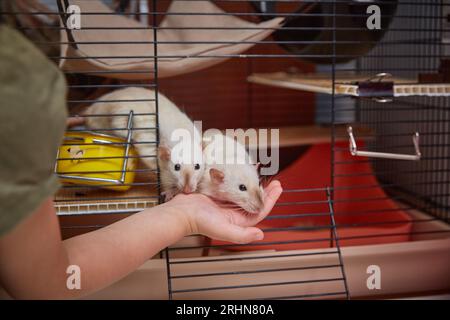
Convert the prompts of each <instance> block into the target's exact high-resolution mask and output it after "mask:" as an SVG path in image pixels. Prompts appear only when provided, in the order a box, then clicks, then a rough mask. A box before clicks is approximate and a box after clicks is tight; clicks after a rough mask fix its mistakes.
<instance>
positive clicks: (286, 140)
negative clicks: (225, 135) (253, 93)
mask: <svg viewBox="0 0 450 320" xmlns="http://www.w3.org/2000/svg"><path fill="white" fill-rule="evenodd" d="M352 127H353V130H354V131H355V132H357V133H358V138H360V139H365V140H367V139H371V138H372V136H373V132H372V130H370V129H369V128H367V127H363V126H360V125H352ZM279 130H280V131H279V138H280V139H279V143H278V144H277V145H276V147H279V148H283V147H294V146H304V145H311V144H317V143H331V137H332V128H331V126H317V125H309V126H290V127H281V128H279ZM335 130H336V131H335V141H348V134H347V126H346V125H338V126H335ZM269 132H270V130H269ZM267 140H268V141H267V142H268V143H267V144H266V145H265V144H263V143H260V144H258V147H259V148H263V147H268V146H271V144H270V140H271V137H270V135H269V138H268V139H267ZM238 141H239V142H241V143H244V141H243V140H242V139H238ZM256 147H257V146H256V145H255V144H249V148H252V149H253V148H256Z"/></svg>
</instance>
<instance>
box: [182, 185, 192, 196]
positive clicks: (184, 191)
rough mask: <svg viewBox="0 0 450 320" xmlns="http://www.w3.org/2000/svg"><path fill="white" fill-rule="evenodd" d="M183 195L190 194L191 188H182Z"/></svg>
mask: <svg viewBox="0 0 450 320" xmlns="http://www.w3.org/2000/svg"><path fill="white" fill-rule="evenodd" d="M183 193H186V194H188V193H192V188H191V187H190V186H188V185H186V186H184V188H183Z"/></svg>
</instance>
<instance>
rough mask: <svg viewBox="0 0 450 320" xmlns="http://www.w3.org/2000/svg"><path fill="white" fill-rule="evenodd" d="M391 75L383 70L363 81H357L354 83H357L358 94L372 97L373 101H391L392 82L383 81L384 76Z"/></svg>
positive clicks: (392, 92)
mask: <svg viewBox="0 0 450 320" xmlns="http://www.w3.org/2000/svg"><path fill="white" fill-rule="evenodd" d="M391 76H392V75H391V74H390V73H386V72H383V73H378V74H376V75H375V76H374V77H372V78H369V79H367V80H365V81H357V82H356V83H355V84H356V85H358V96H359V97H362V98H372V99H373V100H374V101H376V102H381V103H386V102H392V97H393V96H394V82H393V81H383V79H384V78H386V77H391ZM374 80H377V81H374Z"/></svg>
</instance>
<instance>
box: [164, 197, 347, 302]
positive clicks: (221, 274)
mask: <svg viewBox="0 0 450 320" xmlns="http://www.w3.org/2000/svg"><path fill="white" fill-rule="evenodd" d="M313 192H314V191H313ZM321 194H322V200H323V201H324V203H325V204H327V206H328V209H329V212H328V216H329V222H328V223H327V225H324V226H323V227H324V228H328V229H329V237H328V239H327V240H328V242H329V244H330V246H329V247H328V248H321V249H314V250H310V251H308V252H304V253H300V254H299V255H301V256H303V258H305V259H306V260H308V258H311V261H310V263H308V262H305V263H304V264H301V265H298V266H294V267H292V266H289V267H287V266H286V267H283V259H282V257H279V256H276V257H275V256H274V258H276V259H277V260H276V261H277V267H276V268H273V267H268V266H263V265H261V260H259V259H261V258H258V256H252V255H250V256H246V257H244V256H242V258H239V257H235V258H232V259H233V260H234V261H235V262H236V263H235V264H233V267H230V265H229V264H227V263H225V262H226V261H228V260H230V259H231V258H229V259H227V257H226V256H213V255H209V256H208V257H198V258H188V259H186V258H182V259H180V258H174V256H178V257H179V256H180V251H189V250H199V249H200V250H201V249H203V250H205V249H207V250H209V249H222V248H227V247H230V246H243V245H242V244H230V243H228V244H213V245H212V244H211V242H209V241H208V240H207V241H206V243H204V244H201V243H200V244H198V243H197V244H190V245H189V244H188V245H183V246H174V247H170V248H168V249H167V250H166V251H165V254H166V262H167V275H168V288H169V298H170V299H218V298H220V299H236V298H238V299H314V298H321V297H322V298H326V297H328V298H335V299H345V298H349V293H348V287H347V279H346V275H345V270H344V264H343V261H342V256H341V249H340V245H339V238H338V235H337V232H336V224H335V219H334V212H333V206H332V204H331V195H330V191H329V189H324V190H322V191H321ZM271 231H274V230H265V232H271ZM323 240H324V239H303V238H302V237H301V232H299V237H298V239H297V240H292V241H295V242H298V243H301V242H305V241H306V242H308V241H323ZM281 242H283V241H281ZM259 244H260V245H263V246H264V245H266V243H264V242H262V243H259ZM208 254H209V253H208ZM181 255H182V254H181ZM330 256H332V260H333V261H332V262H331V263H330V261H329V258H330ZM263 257H264V258H267V259H270V257H271V254H270V253H269V254H264V255H263ZM317 257H319V259H317ZM320 257H323V261H325V260H326V261H327V262H326V263H320V260H321V259H322V258H320ZM258 260H259V261H258ZM287 261H289V259H288V260H287ZM318 261H319V263H318ZM261 274H266V275H267V277H268V278H267V279H268V280H267V281H263V282H261ZM255 289H256V290H255Z"/></svg>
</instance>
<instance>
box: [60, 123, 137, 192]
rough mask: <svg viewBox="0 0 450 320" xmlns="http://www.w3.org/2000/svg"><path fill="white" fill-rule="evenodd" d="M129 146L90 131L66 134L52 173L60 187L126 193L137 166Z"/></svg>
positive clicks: (132, 150) (133, 150) (132, 148)
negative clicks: (89, 186) (99, 188)
mask: <svg viewBox="0 0 450 320" xmlns="http://www.w3.org/2000/svg"><path fill="white" fill-rule="evenodd" d="M129 142H130V141H128V143H127V140H125V139H122V138H118V137H115V136H110V135H106V134H100V133H94V132H89V131H83V132H66V134H65V136H64V143H63V145H61V146H60V147H59V150H58V155H57V161H56V165H55V172H56V173H57V174H58V175H59V177H60V179H61V182H62V183H63V184H77V185H94V186H95V185H96V186H99V187H101V188H105V189H110V190H116V191H126V190H128V189H129V188H130V187H131V184H132V183H133V181H134V176H135V172H134V171H135V168H136V163H137V158H136V157H135V156H136V151H135V149H134V147H133V146H132V145H131V144H130V143H129Z"/></svg>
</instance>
